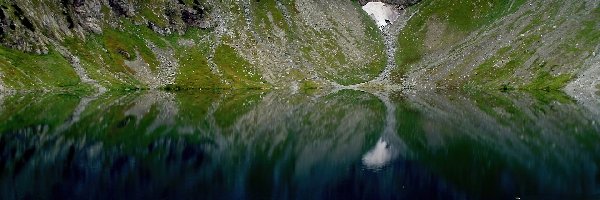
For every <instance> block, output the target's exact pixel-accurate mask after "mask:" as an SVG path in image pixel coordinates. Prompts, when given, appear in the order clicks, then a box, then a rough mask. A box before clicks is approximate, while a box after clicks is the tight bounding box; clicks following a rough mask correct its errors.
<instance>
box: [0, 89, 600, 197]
mask: <svg viewBox="0 0 600 200" xmlns="http://www.w3.org/2000/svg"><path fill="white" fill-rule="evenodd" d="M318 92H320V91H318ZM599 117H600V116H596V115H594V114H593V112H589V110H588V109H587V108H586V107H581V106H579V105H578V104H577V103H575V102H573V101H572V100H570V99H569V98H566V97H564V96H562V95H561V94H541V95H540V94H472V95H468V96H464V95H460V94H419V95H407V94H379V93H375V94H369V93H365V92H360V91H353V90H342V91H334V92H331V93H327V92H324V93H315V94H311V95H307V94H289V93H286V92H282V91H274V92H269V93H266V92H259V91H249V92H238V93H236V92H221V93H211V92H205V93H188V92H182V93H166V92H140V93H130V94H125V95H116V94H103V95H99V96H92V97H84V98H80V97H77V96H72V95H60V94H59V95H42V96H39V95H33V94H21V95H9V96H0V158H1V159H0V167H1V168H2V170H1V171H0V199H24V198H33V199H39V198H74V199H111V198H134V199H141V198H151V199H156V198H168V199H198V198H200V199H203V198H211V199H214V198H217V199H246V198H249V199H290V198H293V199H297V198H302V199H307V198H310V199H321V198H352V199H356V198H358V199H415V198H416V199H432V198H434V199H489V198H500V199H507V198H510V199H514V198H515V197H517V196H518V197H522V198H524V197H541V198H548V197H551V198H556V197H565V198H576V197H591V198H593V197H598V196H597V195H598V194H600V186H599V185H598V183H600V173H598V170H599V169H598V166H599V164H600V145H597V144H598V142H600V137H599V136H600V125H599V124H598V123H597V122H596V121H595V120H597V119H598V118H599Z"/></svg>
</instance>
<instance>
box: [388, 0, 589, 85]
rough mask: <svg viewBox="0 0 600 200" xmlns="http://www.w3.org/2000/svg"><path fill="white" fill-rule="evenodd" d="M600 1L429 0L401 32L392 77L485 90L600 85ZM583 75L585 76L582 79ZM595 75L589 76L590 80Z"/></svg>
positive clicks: (417, 7) (403, 81) (407, 82)
mask: <svg viewBox="0 0 600 200" xmlns="http://www.w3.org/2000/svg"><path fill="white" fill-rule="evenodd" d="M599 4H600V1H597V0H566V1H563V0H560V1H559V0H547V1H546V0H544V1H542V0H509V1H480V0H428V1H423V2H421V3H419V4H417V5H415V6H412V7H409V8H408V9H407V13H413V14H414V15H413V16H412V18H410V20H408V22H407V25H406V26H405V27H404V28H403V29H402V30H401V31H400V33H399V34H398V43H397V49H398V51H397V52H396V64H397V65H398V67H397V68H396V69H395V70H394V71H393V72H392V74H391V77H393V80H394V82H396V83H401V84H403V85H404V86H405V87H411V88H417V89H418V88H420V89H431V88H438V89H439V88H446V89H466V90H473V89H483V90H498V89H500V90H511V89H524V90H547V91H550V90H561V89H563V88H564V87H565V86H566V85H567V84H568V83H585V84H579V85H576V86H573V87H571V88H579V89H583V88H595V87H596V85H595V84H597V83H598V79H600V74H599V73H598V71H600V70H598V69H600V65H598V62H593V61H594V60H599V59H598V56H599V55H600V53H599V52H600V7H599ZM580 79H585V80H584V81H581V80H580ZM590 79H591V80H590Z"/></svg>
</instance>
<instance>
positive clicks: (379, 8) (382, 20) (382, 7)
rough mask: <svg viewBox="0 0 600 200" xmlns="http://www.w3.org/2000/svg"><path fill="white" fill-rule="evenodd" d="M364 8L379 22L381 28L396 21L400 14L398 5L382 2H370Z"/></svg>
mask: <svg viewBox="0 0 600 200" xmlns="http://www.w3.org/2000/svg"><path fill="white" fill-rule="evenodd" d="M362 9H363V10H364V11H365V12H367V14H369V16H371V18H373V20H375V22H377V26H379V29H383V28H384V27H385V26H387V25H389V24H392V23H394V21H396V19H398V16H399V11H398V9H397V8H396V6H394V5H389V4H386V3H381V2H369V3H367V4H366V5H364V6H363V7H362Z"/></svg>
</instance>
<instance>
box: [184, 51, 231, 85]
mask: <svg viewBox="0 0 600 200" xmlns="http://www.w3.org/2000/svg"><path fill="white" fill-rule="evenodd" d="M205 54H206V50H202V49H200V48H198V47H194V48H191V49H185V50H180V51H178V54H177V55H178V60H179V73H178V75H177V78H176V79H175V84H176V86H177V87H179V88H181V89H198V88H202V89H208V88H219V87H221V83H220V80H219V77H218V76H216V75H215V74H214V73H213V72H212V71H211V68H210V66H209V65H208V61H207V60H206V57H205Z"/></svg>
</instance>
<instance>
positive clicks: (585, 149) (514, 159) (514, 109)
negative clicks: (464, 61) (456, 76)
mask: <svg viewBox="0 0 600 200" xmlns="http://www.w3.org/2000/svg"><path fill="white" fill-rule="evenodd" d="M409 98H410V99H411V100H410V101H411V106H413V109H416V110H418V112H419V113H421V114H422V116H421V117H422V119H420V120H419V121H418V122H419V123H420V124H419V125H418V126H419V127H418V129H417V130H421V131H422V132H417V133H412V134H416V136H415V135H410V134H408V133H402V132H401V133H400V134H401V135H402V137H403V138H405V139H408V138H412V139H411V140H410V141H409V142H408V143H409V145H408V146H409V149H411V150H412V151H411V154H412V157H414V159H423V158H428V159H434V160H435V161H433V162H434V163H431V164H432V165H433V166H437V165H440V164H441V165H448V162H454V159H461V162H465V160H464V159H467V162H469V163H462V164H459V163H455V164H451V165H453V166H464V165H474V166H478V165H480V166H481V170H478V171H475V172H474V171H470V170H471V169H463V170H461V169H455V170H454V171H453V172H450V173H455V174H457V175H452V174H448V176H450V177H453V179H457V180H454V181H461V180H458V179H460V175H461V174H462V176H472V177H477V176H480V177H486V176H496V175H497V174H498V173H505V177H503V180H489V181H488V182H487V183H488V185H484V187H491V188H492V187H495V186H493V185H489V184H491V183H493V182H494V181H506V184H509V185H510V186H515V187H518V186H522V185H520V184H522V183H523V181H524V180H528V181H533V182H534V183H535V188H524V189H526V190H525V191H524V192H528V193H529V194H545V193H544V192H545V191H553V192H554V193H557V194H573V193H574V192H575V191H572V190H570V189H571V188H576V187H577V188H581V189H582V190H581V191H578V192H575V193H577V194H588V193H589V192H593V191H598V188H597V187H596V186H595V185H597V181H598V180H595V178H594V177H596V176H597V175H598V172H597V170H596V169H597V168H598V166H597V164H596V163H597V161H598V160H600V158H599V157H598V154H597V152H600V149H599V148H598V146H597V145H592V146H589V145H585V142H584V141H590V140H592V141H597V140H598V139H599V138H600V135H599V134H598V133H600V126H599V125H598V124H594V123H592V122H593V120H595V119H593V118H590V116H589V115H587V114H586V112H585V111H584V110H581V109H580V108H581V107H579V106H578V105H575V104H569V103H566V104H565V103H561V102H558V101H551V102H548V103H544V102H540V101H538V100H536V99H534V98H533V97H532V96H528V95H522V94H494V95H489V94H483V95H482V96H473V97H470V98H474V99H469V97H466V96H461V95H436V94H417V95H414V96H409ZM588 122H589V123H588ZM413 123H414V122H413ZM400 126H402V124H401V125H400ZM405 126H406V125H405ZM415 137H416V138H415ZM465 144H466V145H467V146H465ZM423 148H424V149H425V151H416V150H417V149H423ZM465 151H466V154H465ZM436 159H437V160H436ZM574 165H576V166H578V167H576V168H573V167H572V166H574ZM434 168H438V169H439V170H446V168H444V167H441V166H439V167H434ZM519 174H527V176H526V177H522V176H519ZM463 184H465V185H466V186H465V187H472V186H474V185H479V184H481V183H479V182H477V183H475V182H466V183H463ZM469 184H470V185H469ZM571 184H579V185H571ZM523 187H524V186H523ZM495 190H499V189H495Z"/></svg>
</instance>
